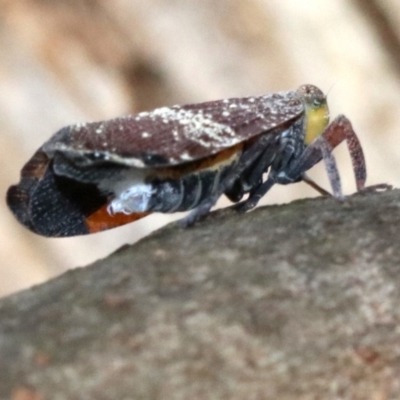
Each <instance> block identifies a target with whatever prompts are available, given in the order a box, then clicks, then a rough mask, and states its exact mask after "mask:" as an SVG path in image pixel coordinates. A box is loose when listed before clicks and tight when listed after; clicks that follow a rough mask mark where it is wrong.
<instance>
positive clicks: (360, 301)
mask: <svg viewBox="0 0 400 400" xmlns="http://www.w3.org/2000/svg"><path fill="white" fill-rule="evenodd" d="M399 237H400V191H399V190H392V191H387V192H384V193H372V194H370V193H369V194H364V195H356V196H352V197H349V198H348V199H347V200H346V201H344V202H342V203H341V202H337V201H335V200H333V199H329V198H317V199H308V200H301V201H296V202H293V203H291V204H288V205H283V206H270V207H264V208H259V209H256V210H255V211H253V212H251V213H248V214H245V215H237V214H236V213H235V212H234V211H233V210H232V209H225V210H220V211H217V212H214V213H212V214H211V215H210V216H209V217H208V218H207V219H206V220H205V221H202V222H201V223H199V224H197V225H196V226H195V227H193V228H191V229H186V230H185V229H182V228H180V227H179V226H178V225H177V224H171V225H169V226H167V227H165V228H164V229H162V230H160V231H158V232H156V233H154V234H152V235H150V236H148V237H147V238H145V239H143V240H141V241H140V242H138V243H137V244H135V245H133V246H124V247H122V248H121V249H120V250H119V251H117V252H116V253H114V254H112V255H110V256H109V257H108V258H106V259H103V260H100V261H98V262H96V263H94V264H93V265H90V266H88V267H85V268H79V269H75V270H72V271H69V272H67V273H65V274H64V275H61V276H59V277H58V278H56V279H54V280H51V281H49V282H47V283H45V284H43V285H40V286H37V287H34V288H32V289H30V290H26V291H23V292H20V293H17V294H15V295H12V296H10V297H7V298H4V299H2V300H0V399H13V400H20V399H23V400H25V399H29V400H45V399H52V400H61V399H96V400H108V399H113V400H115V399H121V400H122V399H146V400H149V399H150V400H152V399H154V400H156V399H157V400H164V399H168V400H171V399H191V400H197V399H199V400H200V399H217V400H219V399H234V400H236V399H246V400H252V399H254V400H258V399H260V400H262V399H280V400H283V399H399V398H400V325H399V323H400V295H399V293H400V246H399Z"/></svg>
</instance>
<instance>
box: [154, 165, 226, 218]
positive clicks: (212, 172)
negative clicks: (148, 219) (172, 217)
mask: <svg viewBox="0 0 400 400" xmlns="http://www.w3.org/2000/svg"><path fill="white" fill-rule="evenodd" d="M230 169H231V165H223V166H221V167H219V168H210V169H206V170H201V171H198V172H194V173H191V174H189V175H186V176H183V177H181V178H179V179H168V180H159V181H157V180H155V181H153V182H152V187H153V194H152V196H151V198H150V199H149V204H148V210H149V211H155V212H164V213H172V212H177V211H187V210H192V209H193V208H196V207H197V206H198V205H199V204H200V203H201V202H202V201H203V200H205V199H207V198H209V197H210V196H212V195H214V194H215V193H216V192H217V191H218V188H219V182H220V181H221V180H223V179H224V178H225V177H226V175H227V173H228V172H229V170H230Z"/></svg>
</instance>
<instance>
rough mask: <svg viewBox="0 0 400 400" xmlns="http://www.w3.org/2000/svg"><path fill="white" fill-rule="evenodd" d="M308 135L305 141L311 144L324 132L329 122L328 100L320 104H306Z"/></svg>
mask: <svg viewBox="0 0 400 400" xmlns="http://www.w3.org/2000/svg"><path fill="white" fill-rule="evenodd" d="M306 119H307V123H306V136H305V139H304V142H305V143H306V144H307V145H309V144H310V143H311V142H312V141H313V140H314V139H316V138H317V137H318V136H320V135H321V134H322V132H323V131H324V129H325V128H326V127H327V125H328V124H329V108H328V103H327V102H326V100H324V101H323V102H321V103H320V104H319V105H308V104H306Z"/></svg>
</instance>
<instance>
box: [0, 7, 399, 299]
mask: <svg viewBox="0 0 400 400" xmlns="http://www.w3.org/2000/svg"><path fill="white" fill-rule="evenodd" d="M399 78H400V3H399V2H398V1H397V0H368V1H363V0H335V1H332V0H307V1H302V2H300V1H294V0H246V1H243V0H219V1H215V0H112V1H110V0H57V1H49V0H18V1H15V0H0V146H1V147H0V149H1V150H0V151H1V157H0V192H1V193H0V198H1V202H0V221H1V224H0V296H4V295H6V294H9V293H12V292H15V291H17V290H20V289H23V288H27V287H30V286H32V285H34V284H37V283H40V282H43V281H45V280H47V279H49V278H51V277H54V276H56V275H58V274H60V273H62V272H63V271H65V270H66V269H67V268H72V267H77V266H84V265H87V264H89V263H91V262H93V261H94V260H96V259H99V258H103V257H105V256H106V255H107V254H109V253H110V252H112V251H114V250H115V249H117V248H118V247H120V246H122V245H123V244H125V243H133V242H135V241H136V240H138V239H139V238H140V237H142V236H144V235H146V234H147V233H148V232H149V231H151V230H154V229H155V228H157V227H159V226H161V225H162V224H165V222H166V221H167V220H168V218H167V217H166V216H162V215H153V216H151V217H148V218H145V219H143V220H141V221H139V222H137V223H134V224H131V225H127V226H125V227H122V228H118V229H115V230H111V231H108V232H104V233H100V234H96V235H92V236H88V237H76V238H67V239H45V238H41V237H38V236H36V235H34V234H32V233H30V232H29V231H27V230H25V229H24V228H23V227H22V226H20V225H19V224H18V223H17V221H16V220H15V219H14V217H13V216H12V215H11V213H10V212H9V211H8V209H7V207H6V205H5V202H4V197H5V192H6V190H7V188H8V186H10V185H11V184H13V183H16V182H17V181H18V180H19V171H20V169H21V167H22V165H23V164H24V163H25V162H26V161H27V160H28V158H29V157H30V156H31V155H32V154H33V152H34V151H35V150H36V149H37V148H38V147H40V146H41V144H42V143H43V142H44V141H45V140H47V139H48V138H49V137H50V136H51V135H52V134H53V133H54V132H55V131H56V130H58V129H59V128H60V127H62V126H65V125H69V124H72V123H78V122H87V121H94V120H102V119H108V118H112V117H115V116H118V115H122V114H127V113H133V112H138V111H143V110H149V109H152V108H155V107H158V106H163V105H172V104H175V103H195V102H200V101H206V100H212V99H219V98H225V97H232V96H248V95H259V94H264V93H268V92H273V91H280V90H291V89H296V88H297V87H298V86H299V85H301V84H304V83H313V84H316V85H317V86H319V87H320V88H321V89H322V90H324V91H325V92H327V91H329V103H330V109H331V114H332V116H335V115H337V114H338V113H344V114H346V115H347V116H348V117H349V118H350V119H351V120H352V122H353V125H354V127H355V129H356V131H357V133H358V135H359V137H360V139H361V141H362V144H363V147H364V151H365V153H366V159H367V167H368V173H369V178H368V183H369V184H374V183H381V182H387V183H391V184H393V185H394V186H400V168H399V159H400V144H399V139H400V113H399V112H398V109H399V106H400V80H399ZM345 150H346V149H345V146H344V145H342V146H340V148H338V149H337V150H336V151H335V154H336V155H337V157H338V159H339V164H340V170H341V174H342V177H343V180H344V188H345V192H346V193H351V192H353V191H354V180H353V176H352V171H351V166H350V162H349V157H348V155H347V153H346V151H345ZM311 175H312V176H313V178H314V179H316V180H318V182H320V183H321V184H322V185H324V186H325V187H327V188H329V186H328V183H327V179H326V176H325V172H324V170H323V168H321V166H317V167H315V168H314V170H313V171H312V174H311ZM314 195H316V193H314V192H312V190H311V189H309V188H308V187H306V185H305V184H303V183H299V184H295V185H290V186H286V187H275V188H273V190H272V191H271V192H270V194H269V195H268V196H267V197H266V199H264V203H284V202H288V201H290V200H292V199H295V198H299V197H306V196H314ZM221 204H224V203H221ZM265 229H268V227H265Z"/></svg>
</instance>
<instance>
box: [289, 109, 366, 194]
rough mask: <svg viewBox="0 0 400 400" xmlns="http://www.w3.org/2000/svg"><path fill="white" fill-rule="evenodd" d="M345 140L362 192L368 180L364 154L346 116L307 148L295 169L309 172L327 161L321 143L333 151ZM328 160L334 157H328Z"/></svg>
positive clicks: (329, 127)
mask: <svg viewBox="0 0 400 400" xmlns="http://www.w3.org/2000/svg"><path fill="white" fill-rule="evenodd" d="M344 140H346V142H347V147H348V149H349V153H350V157H351V162H352V165H353V170H354V175H355V180H356V186H357V190H358V191H360V190H362V189H363V188H364V186H365V181H366V178H367V172H366V166H365V158H364V153H363V150H362V148H361V144H360V141H359V140H358V137H357V135H356V133H355V132H354V130H353V127H352V125H351V122H350V121H349V120H348V119H347V118H346V117H345V116H344V115H340V116H338V117H336V118H335V120H334V121H333V122H332V123H331V124H330V125H329V126H328V127H327V128H326V129H325V131H324V132H323V134H322V135H321V136H320V137H319V138H317V139H316V140H314V142H313V143H311V144H310V145H309V146H308V147H307V148H306V150H305V151H304V153H303V155H302V156H301V158H300V159H299V162H298V163H297V167H294V168H298V170H299V171H300V170H301V171H302V172H303V173H304V172H305V171H308V170H309V169H310V168H312V167H313V166H314V165H315V164H317V163H318V162H319V161H320V160H321V159H322V158H324V159H325V156H326V152H325V156H324V153H323V152H322V151H321V143H322V142H323V141H325V142H326V143H328V144H329V146H330V148H331V150H333V149H334V148H335V147H336V146H337V145H339V144H340V143H342V142H343V141H344ZM322 147H325V148H327V146H326V145H322ZM328 158H333V157H329V156H328ZM330 163H331V164H332V161H330ZM328 174H329V172H328Z"/></svg>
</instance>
